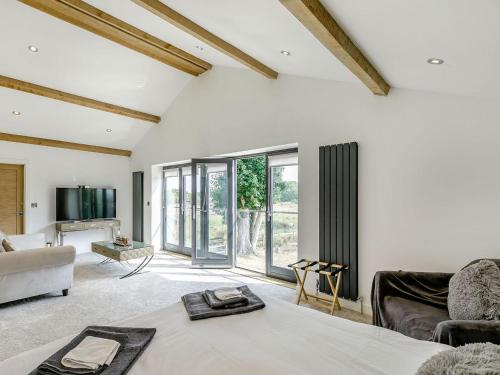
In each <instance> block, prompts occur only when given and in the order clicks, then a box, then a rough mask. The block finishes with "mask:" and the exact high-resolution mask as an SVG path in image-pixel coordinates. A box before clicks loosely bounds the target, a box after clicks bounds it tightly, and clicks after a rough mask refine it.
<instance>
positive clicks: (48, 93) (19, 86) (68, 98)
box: [0, 75, 161, 124]
mask: <svg viewBox="0 0 500 375" xmlns="http://www.w3.org/2000/svg"><path fill="white" fill-rule="evenodd" d="M0 87H6V88H8V89H13V90H18V91H24V92H27V93H30V94H34V95H39V96H44V97H46V98H51V99H56V100H60V101H63V102H67V103H72V104H76V105H80V106H83V107H87V108H93V109H98V110H100V111H105V112H111V113H115V114H118V115H122V116H127V117H131V118H135V119H138V120H143V121H149V122H154V123H156V124H157V123H159V122H160V121H161V117H159V116H155V115H151V114H149V113H144V112H140V111H136V110H134V109H129V108H125V107H120V106H118V105H114V104H109V103H105V102H100V101H98V100H94V99H89V98H85V97H83V96H78V95H73V94H69V93H67V92H64V91H59V90H55V89H51V88H48V87H45V86H40V85H36V84H34V83H30V82H25V81H20V80H18V79H14V78H9V77H6V76H2V75H0Z"/></svg>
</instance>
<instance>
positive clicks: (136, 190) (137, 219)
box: [132, 172, 144, 242]
mask: <svg viewBox="0 0 500 375" xmlns="http://www.w3.org/2000/svg"><path fill="white" fill-rule="evenodd" d="M132 239H133V240H134V241H139V242H143V241H144V172H134V173H132Z"/></svg>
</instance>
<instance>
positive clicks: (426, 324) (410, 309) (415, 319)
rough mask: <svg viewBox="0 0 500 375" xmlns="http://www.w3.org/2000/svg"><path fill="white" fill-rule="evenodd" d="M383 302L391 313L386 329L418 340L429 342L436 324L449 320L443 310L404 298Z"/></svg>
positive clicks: (387, 299) (389, 298) (388, 298)
mask: <svg viewBox="0 0 500 375" xmlns="http://www.w3.org/2000/svg"><path fill="white" fill-rule="evenodd" d="M384 302H385V306H386V310H390V311H391V314H390V316H391V321H390V322H388V323H389V326H387V327H386V328H389V329H392V330H394V331H397V332H400V333H402V334H404V335H406V336H410V337H413V338H416V339H419V340H431V339H432V335H433V333H434V330H435V329H436V326H437V324H438V323H440V322H442V321H445V320H449V319H450V318H449V316H448V313H447V311H446V310H445V309H440V308H438V307H435V306H431V305H427V304H424V303H421V302H416V301H412V300H409V299H406V298H401V297H392V296H388V297H386V298H385V300H384Z"/></svg>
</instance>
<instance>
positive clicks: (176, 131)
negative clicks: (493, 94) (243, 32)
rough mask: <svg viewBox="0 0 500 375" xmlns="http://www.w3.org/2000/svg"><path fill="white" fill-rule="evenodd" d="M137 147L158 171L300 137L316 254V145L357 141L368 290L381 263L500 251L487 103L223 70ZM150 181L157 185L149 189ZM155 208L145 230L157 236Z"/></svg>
mask: <svg viewBox="0 0 500 375" xmlns="http://www.w3.org/2000/svg"><path fill="white" fill-rule="evenodd" d="M163 119H164V120H163V122H162V124H161V126H159V127H155V128H153V129H152V130H151V131H150V132H149V133H148V134H147V135H146V137H145V138H144V139H143V140H142V142H141V143H139V145H138V146H137V147H136V148H135V150H134V154H133V157H132V164H133V166H134V167H135V168H136V169H144V170H145V172H146V197H145V199H146V200H150V199H151V195H150V194H151V190H152V189H153V190H155V191H157V188H158V186H151V166H152V165H155V164H158V163H164V162H174V161H177V160H186V159H189V158H191V157H204V156H213V155H219V154H224V153H230V152H236V151H242V150H251V149H257V148H263V147H268V146H274V145H281V144H290V143H294V142H297V143H298V144H299V164H300V166H299V178H300V184H299V185H300V186H299V211H300V219H299V252H300V256H307V257H313V258H314V257H317V255H318V147H319V146H320V145H326V144H336V143H341V142H348V141H357V142H359V152H360V155H359V184H360V185H359V267H360V275H361V276H360V295H361V296H363V297H364V302H365V303H368V302H369V301H368V300H369V296H370V288H371V281H372V277H373V275H374V273H375V272H376V271H377V270H384V269H393V270H397V269H407V270H420V271H455V270H456V269H457V268H459V267H460V266H462V265H464V264H465V263H467V262H468V261H470V260H472V259H475V258H478V257H496V258H500V127H499V124H500V106H498V103H497V102H495V101H488V100H485V99H478V98H470V97H459V96H451V95H438V94H432V93H425V92H416V91H410V90H399V89H393V90H392V91H391V93H390V95H389V96H388V97H377V96H373V95H371V94H370V92H369V91H368V90H367V89H366V88H364V87H361V86H359V85H355V84H348V83H341V82H333V81H322V80H312V79H306V78H298V77H291V76H281V77H280V78H279V79H278V80H277V81H272V80H267V79H264V78H261V77H260V76H259V75H258V74H255V73H253V72H250V71H244V70H237V69H228V68H216V69H214V70H212V71H210V72H208V73H205V74H203V75H202V76H200V77H199V78H197V79H196V80H193V81H192V82H191V83H190V84H189V85H188V86H187V87H186V88H185V89H184V91H183V92H182V93H181V94H180V95H179V97H178V98H177V99H176V100H175V101H174V103H173V104H172V106H171V107H170V109H169V110H168V111H167V113H166V114H165V115H164V116H163ZM148 184H149V186H148ZM150 219H151V212H149V214H148V213H146V230H145V232H146V234H147V235H149V234H150V233H152V232H154V233H158V226H157V225H158V221H157V220H156V221H155V222H154V223H153V226H151V222H150Z"/></svg>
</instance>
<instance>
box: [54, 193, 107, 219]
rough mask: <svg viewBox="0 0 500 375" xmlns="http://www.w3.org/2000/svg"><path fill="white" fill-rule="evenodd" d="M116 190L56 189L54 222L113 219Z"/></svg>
mask: <svg viewBox="0 0 500 375" xmlns="http://www.w3.org/2000/svg"><path fill="white" fill-rule="evenodd" d="M115 217H116V189H97V188H83V187H82V188H57V189H56V220H57V221H68V220H91V219H113V218H115Z"/></svg>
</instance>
